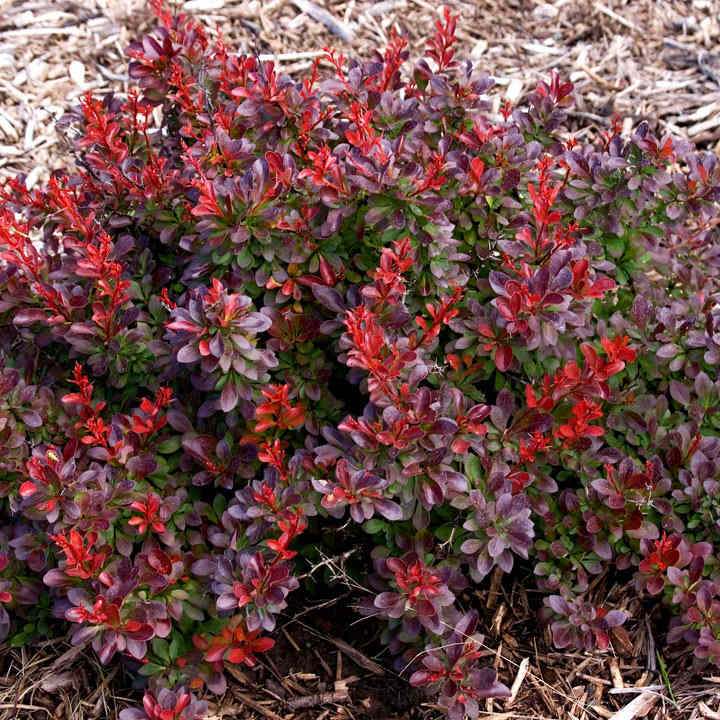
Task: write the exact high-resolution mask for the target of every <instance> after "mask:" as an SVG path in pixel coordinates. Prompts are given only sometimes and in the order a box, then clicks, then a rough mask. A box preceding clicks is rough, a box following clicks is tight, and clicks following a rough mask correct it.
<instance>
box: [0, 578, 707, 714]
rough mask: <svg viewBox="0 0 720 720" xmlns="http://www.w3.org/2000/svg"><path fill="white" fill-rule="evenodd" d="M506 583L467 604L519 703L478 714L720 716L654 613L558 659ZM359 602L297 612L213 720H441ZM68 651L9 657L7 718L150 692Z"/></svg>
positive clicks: (126, 672) (104, 706)
mask: <svg viewBox="0 0 720 720" xmlns="http://www.w3.org/2000/svg"><path fill="white" fill-rule="evenodd" d="M499 580H500V578H499V576H495V578H494V582H486V583H484V585H483V589H481V590H479V591H475V592H473V593H472V594H468V595H467V596H466V597H464V598H463V605H464V606H466V607H475V608H476V609H477V610H478V612H479V613H480V616H481V621H480V625H479V627H480V628H482V629H484V630H485V633H486V640H485V642H486V643H487V649H486V651H485V653H486V656H487V657H486V658H485V663H486V664H488V665H493V666H494V667H495V668H496V669H497V671H498V674H499V676H500V679H501V680H502V681H503V682H505V683H506V684H507V685H508V687H510V686H513V685H515V686H516V687H514V689H515V690H516V696H515V698H514V700H513V701H512V702H511V703H510V705H508V703H507V701H506V700H494V701H487V704H486V705H485V707H484V708H483V713H482V715H481V717H484V718H493V719H494V720H515V719H518V720H519V719H520V718H523V719H530V718H537V719H538V720H541V719H542V720H549V719H552V720H566V719H567V720H599V719H601V718H610V717H613V714H614V713H616V712H617V711H618V710H620V709H621V708H626V713H625V714H624V715H621V716H619V717H617V718H616V719H615V720H620V719H621V718H622V719H623V720H633V718H635V717H647V718H652V719H653V720H681V719H688V720H695V718H697V719H698V720H699V719H700V718H702V717H705V718H716V717H718V715H717V713H716V711H715V710H714V709H713V708H715V707H716V706H717V705H718V702H719V701H720V678H714V677H710V678H708V677H705V678H703V677H701V676H699V675H697V674H696V673H693V672H692V671H691V658H689V657H688V654H687V653H681V654H676V655H673V654H672V653H669V652H668V651H667V650H665V649H663V653H664V655H663V656H661V657H660V658H658V656H657V655H656V651H655V648H656V647H658V648H663V644H662V642H661V641H660V637H661V633H662V629H663V628H664V627H666V618H664V617H661V616H660V615H659V614H657V613H658V611H657V610H654V611H653V617H652V622H651V621H650V618H649V617H648V619H647V620H646V621H643V622H642V623H637V624H635V625H629V627H628V628H627V629H625V628H619V629H617V630H616V631H615V632H614V634H613V638H612V639H613V647H612V651H611V652H609V653H603V654H597V655H593V654H589V653H581V652H574V651H569V652H556V651H553V650H552V647H551V645H550V644H549V642H548V640H549V638H548V631H547V629H546V628H545V627H544V626H540V625H538V624H537V622H536V613H537V609H538V607H539V605H540V603H541V597H542V596H541V595H539V594H536V593H532V592H528V591H526V590H525V587H532V586H533V584H534V583H533V581H532V578H531V577H529V576H527V577H524V578H519V579H515V580H514V581H507V582H503V583H500V582H499ZM487 586H489V587H487ZM617 587H618V584H614V583H611V582H610V579H607V580H602V579H600V580H599V581H598V582H597V583H596V585H595V588H594V591H593V592H594V595H595V597H596V599H597V600H598V601H602V600H604V599H605V598H606V597H608V595H610V596H611V599H612V602H613V604H614V605H615V606H618V605H621V606H622V605H624V606H625V607H627V608H628V610H629V612H630V613H631V615H632V616H634V617H636V618H645V617H647V615H646V611H645V609H644V607H643V606H642V604H641V602H640V600H638V598H637V597H634V596H630V595H625V596H624V597H620V596H619V595H618V593H619V592H620V591H618V590H616V589H615V588H617ZM607 588H611V590H610V591H609V592H608V591H607ZM357 599H358V596H357V594H355V593H352V592H350V591H347V590H346V591H345V592H344V593H343V592H342V591H340V592H339V593H336V594H335V595H334V597H333V598H332V599H329V600H325V601H322V600H318V601H317V602H316V604H315V605H312V606H309V605H306V606H304V607H300V606H298V605H297V604H296V605H294V606H291V607H290V608H288V610H287V611H286V613H285V615H284V616H283V618H282V619H281V622H280V624H279V627H278V629H277V631H276V632H275V633H274V634H273V637H274V638H275V639H276V645H275V647H274V648H273V649H272V650H271V651H270V652H268V653H265V654H263V655H262V656H261V658H260V663H259V665H258V666H257V667H256V668H254V669H248V668H245V667H242V668H239V667H237V668H236V667H229V668H228V670H229V678H228V679H229V689H228V692H227V693H226V694H225V696H224V697H223V698H220V699H218V698H216V697H213V696H208V697H207V699H208V701H209V702H210V710H211V714H210V718H211V720H222V719H227V718H235V719H236V720H262V719H266V720H341V719H343V720H440V719H441V718H442V717H443V714H442V712H441V711H440V709H439V708H438V707H437V706H436V705H433V703H432V702H431V700H430V699H429V698H428V697H427V696H426V695H425V693H424V692H423V691H422V690H420V689H414V688H411V687H410V686H409V685H408V683H407V678H406V676H407V673H404V674H403V677H400V676H399V675H398V674H397V673H396V672H394V671H393V670H392V669H391V665H392V663H391V658H390V656H389V655H388V654H387V652H386V651H385V650H384V648H383V646H382V645H381V643H380V641H379V634H380V623H377V622H375V621H374V620H372V619H367V618H359V616H358V615H357V614H356V613H355V612H354V610H353V609H352V607H353V604H354V603H355V602H356V601H357ZM67 649H68V646H67V644H66V643H65V642H64V641H62V640H56V641H46V642H45V643H42V644H40V645H38V646H35V647H32V648H15V649H7V648H6V649H4V650H2V651H0V720H11V719H12V720H40V719H45V720H99V719H100V718H103V719H107V720H114V719H115V718H117V717H118V715H119V713H120V710H121V709H122V708H123V707H125V706H126V705H127V704H129V703H131V702H139V701H140V699H141V696H142V688H141V687H140V686H139V685H138V681H137V679H136V680H133V677H137V676H135V675H134V673H133V672H132V671H131V670H132V669H131V668H130V666H129V665H128V666H127V667H125V666H123V665H122V664H118V663H116V664H114V665H111V666H110V668H103V667H102V666H100V665H99V663H98V662H97V659H96V658H95V657H94V653H92V651H90V650H82V651H81V652H79V653H75V654H76V657H75V658H74V659H72V660H68V661H67V662H61V663H60V664H59V663H58V657H59V656H61V655H62V653H63V652H65V651H66V650H67ZM58 664H59V665H60V666H59V667H58ZM663 667H666V669H667V674H668V676H669V678H671V681H672V686H671V688H668V687H667V685H666V683H665V682H664V680H663V673H662V668H663ZM671 691H672V694H671ZM641 696H642V698H643V699H644V700H643V702H639V701H640V698H641ZM631 703H635V705H634V706H632V707H628V706H629V705H630V704H631ZM711 706H712V707H711Z"/></svg>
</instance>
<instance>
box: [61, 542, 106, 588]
mask: <svg viewBox="0 0 720 720" xmlns="http://www.w3.org/2000/svg"><path fill="white" fill-rule="evenodd" d="M50 539H51V540H52V541H53V542H54V543H55V544H56V545H57V546H58V547H59V548H60V549H61V550H62V551H63V552H64V553H65V558H66V561H67V566H66V568H65V574H66V575H69V576H70V577H75V578H80V579H81V580H87V579H88V578H91V577H95V575H97V573H98V572H99V571H100V569H101V568H102V566H103V563H104V562H105V553H93V552H91V550H92V548H93V546H94V545H95V543H96V542H97V539H98V535H97V533H96V532H89V533H88V534H87V535H86V536H85V538H84V539H83V537H82V535H80V533H79V532H78V531H77V530H71V531H70V532H69V533H67V534H66V535H63V534H61V533H58V534H57V535H51V536H50ZM86 543H87V544H86Z"/></svg>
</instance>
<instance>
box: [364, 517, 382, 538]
mask: <svg viewBox="0 0 720 720" xmlns="http://www.w3.org/2000/svg"><path fill="white" fill-rule="evenodd" d="M386 528H387V523H386V522H385V521H383V520H378V519H377V518H373V519H372V520H368V521H367V522H366V523H365V524H364V525H363V530H365V532H366V533H369V534H370V535H375V534H376V533H379V532H382V531H383V530H385V529H386Z"/></svg>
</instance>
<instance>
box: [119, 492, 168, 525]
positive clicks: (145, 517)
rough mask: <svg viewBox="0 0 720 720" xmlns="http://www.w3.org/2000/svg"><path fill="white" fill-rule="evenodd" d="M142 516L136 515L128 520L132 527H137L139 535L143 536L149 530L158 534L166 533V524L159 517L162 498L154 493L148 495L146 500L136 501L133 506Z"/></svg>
mask: <svg viewBox="0 0 720 720" xmlns="http://www.w3.org/2000/svg"><path fill="white" fill-rule="evenodd" d="M130 507H131V508H132V509H133V510H137V511H138V512H139V513H141V515H134V516H133V517H131V518H130V520H128V523H129V524H130V525H133V526H135V527H137V529H138V533H139V534H140V535H142V534H143V533H144V532H146V531H147V529H148V528H150V529H151V530H153V531H154V532H156V533H163V532H165V524H164V523H162V522H161V521H160V518H158V517H157V515H158V511H159V509H160V498H159V497H158V496H157V495H155V494H154V493H148V495H147V497H146V498H145V500H144V501H143V500H136V501H135V502H134V503H133V504H132V505H131V506H130Z"/></svg>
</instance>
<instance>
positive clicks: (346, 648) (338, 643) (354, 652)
mask: <svg viewBox="0 0 720 720" xmlns="http://www.w3.org/2000/svg"><path fill="white" fill-rule="evenodd" d="M325 639H326V640H328V641H329V642H331V643H332V644H333V645H334V646H335V647H336V648H337V649H338V650H340V651H341V652H343V653H344V654H345V655H347V656H348V657H349V658H350V659H351V660H352V661H353V662H354V663H356V664H357V665H359V666H360V667H362V668H365V669H366V670H368V671H369V672H371V673H373V675H384V674H385V670H384V669H383V667H382V666H381V665H378V664H377V663H376V662H375V661H374V660H371V659H370V658H369V657H367V655H365V654H363V653H361V652H360V651H359V650H358V649H357V648H354V647H352V645H348V644H347V643H346V642H345V641H344V640H341V639H340V638H333V637H325Z"/></svg>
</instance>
